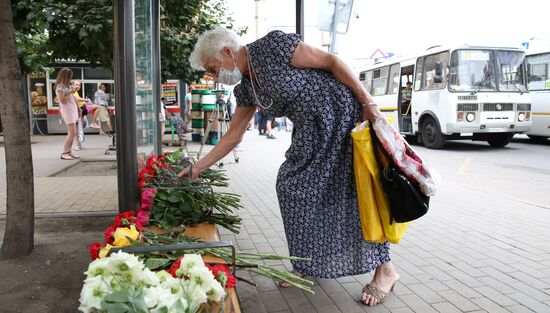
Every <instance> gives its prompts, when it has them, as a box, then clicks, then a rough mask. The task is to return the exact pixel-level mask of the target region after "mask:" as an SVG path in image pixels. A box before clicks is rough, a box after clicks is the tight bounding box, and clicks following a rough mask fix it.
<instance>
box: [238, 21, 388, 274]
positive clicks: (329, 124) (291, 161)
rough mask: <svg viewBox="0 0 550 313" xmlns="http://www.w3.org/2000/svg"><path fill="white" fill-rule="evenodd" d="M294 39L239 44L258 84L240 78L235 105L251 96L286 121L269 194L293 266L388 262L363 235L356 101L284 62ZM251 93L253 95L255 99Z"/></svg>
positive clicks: (323, 77)
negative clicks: (288, 134) (284, 144)
mask: <svg viewBox="0 0 550 313" xmlns="http://www.w3.org/2000/svg"><path fill="white" fill-rule="evenodd" d="M300 41H301V37H300V36H299V35H296V34H286V33H283V32H281V31H273V32H270V33H269V34H267V35H266V36H265V37H263V38H261V39H259V40H257V41H255V42H253V43H251V44H249V45H248V46H247V49H248V53H249V62H250V65H251V67H252V70H253V72H254V73H255V74H256V76H257V77H258V80H259V82H260V86H256V87H255V89H254V90H255V93H256V96H255V95H254V92H253V90H252V86H251V80H250V78H249V77H243V79H242V80H241V84H239V85H238V86H236V87H235V90H234V93H235V97H236V99H237V105H239V106H255V105H256V104H257V102H259V103H260V105H261V106H262V107H264V109H265V111H266V112H267V113H268V114H271V115H274V116H277V117H279V116H286V117H288V118H289V119H290V120H291V121H292V122H293V123H294V131H293V133H292V144H291V146H290V148H289V149H288V151H286V153H285V157H286V160H285V162H284V163H283V164H282V165H281V168H280V169H279V174H278V177H277V185H276V188H277V195H278V200H279V206H280V209H281V215H282V218H283V224H284V227H285V233H286V237H287V242H288V246H289V253H290V255H292V256H297V257H305V258H311V261H293V262H292V264H293V266H294V270H296V271H297V272H299V273H302V274H305V275H308V276H313V277H319V278H336V277H342V276H349V275H357V274H363V273H367V272H370V271H372V270H373V269H375V268H376V267H377V266H378V265H380V264H382V263H385V262H388V261H390V257H389V244H388V243H373V242H368V241H365V240H364V239H363V233H362V230H361V223H360V220H359V209H358V201H357V191H356V188H355V178H354V172H353V152H352V141H351V137H350V131H351V129H352V128H353V127H354V126H355V123H357V122H358V121H360V118H361V116H360V115H361V105H360V104H359V102H358V101H357V100H356V99H355V97H354V95H353V94H352V92H351V91H350V90H349V89H348V88H347V87H345V86H344V85H343V84H342V83H340V82H339V81H338V80H336V79H335V78H334V77H333V76H332V74H331V73H329V72H326V71H323V70H319V69H311V68H296V67H294V66H292V65H291V63H290V62H291V59H292V55H293V53H294V50H295V49H296V47H297V46H298V44H299V43H300ZM256 100H257V101H256Z"/></svg>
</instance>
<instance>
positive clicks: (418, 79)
mask: <svg viewBox="0 0 550 313" xmlns="http://www.w3.org/2000/svg"><path fill="white" fill-rule="evenodd" d="M423 60H424V59H423V58H418V61H416V77H415V80H414V90H415V91H418V90H420V88H421V87H422V68H423V62H422V61H423Z"/></svg>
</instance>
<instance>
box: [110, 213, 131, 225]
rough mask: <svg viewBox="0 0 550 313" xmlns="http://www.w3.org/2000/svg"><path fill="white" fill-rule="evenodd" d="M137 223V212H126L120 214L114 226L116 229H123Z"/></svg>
mask: <svg viewBox="0 0 550 313" xmlns="http://www.w3.org/2000/svg"><path fill="white" fill-rule="evenodd" d="M135 222H136V212H134V211H126V212H122V213H118V214H117V216H116V217H115V222H114V224H113V226H115V227H117V228H118V227H121V226H128V225H130V224H134V223H135Z"/></svg>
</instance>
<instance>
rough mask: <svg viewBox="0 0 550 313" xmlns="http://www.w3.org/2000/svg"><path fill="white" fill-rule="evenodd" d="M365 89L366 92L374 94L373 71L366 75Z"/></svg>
mask: <svg viewBox="0 0 550 313" xmlns="http://www.w3.org/2000/svg"><path fill="white" fill-rule="evenodd" d="M362 83H363V87H365V90H367V91H368V93H370V94H372V91H371V87H372V71H368V72H366V73H365V77H364V80H363V81H362Z"/></svg>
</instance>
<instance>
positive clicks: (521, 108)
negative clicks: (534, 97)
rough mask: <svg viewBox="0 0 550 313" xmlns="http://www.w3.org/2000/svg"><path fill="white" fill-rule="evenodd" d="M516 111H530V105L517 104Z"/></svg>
mask: <svg viewBox="0 0 550 313" xmlns="http://www.w3.org/2000/svg"><path fill="white" fill-rule="evenodd" d="M518 111H531V103H518Z"/></svg>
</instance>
